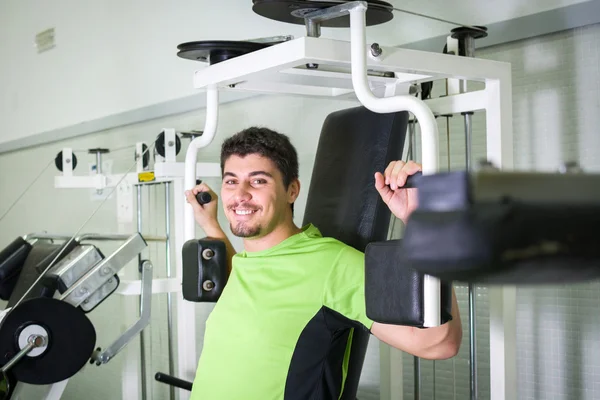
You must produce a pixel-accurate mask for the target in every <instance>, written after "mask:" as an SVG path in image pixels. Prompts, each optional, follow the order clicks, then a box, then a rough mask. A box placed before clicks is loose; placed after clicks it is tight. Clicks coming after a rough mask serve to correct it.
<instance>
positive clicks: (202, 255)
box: [181, 238, 228, 303]
mask: <svg viewBox="0 0 600 400" xmlns="http://www.w3.org/2000/svg"><path fill="white" fill-rule="evenodd" d="M182 258H183V260H182V263H183V276H182V281H181V284H182V289H181V291H182V294H183V298H184V299H185V300H187V301H192V302H196V303H200V302H216V301H217V300H218V299H219V297H220V296H221V293H222V292H223V289H225V284H226V283H227V276H228V271H227V249H226V248H225V243H223V241H221V240H211V239H208V238H204V239H199V240H188V241H187V242H185V244H184V245H183V250H182Z"/></svg>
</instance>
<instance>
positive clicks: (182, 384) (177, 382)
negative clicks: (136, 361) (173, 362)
mask: <svg viewBox="0 0 600 400" xmlns="http://www.w3.org/2000/svg"><path fill="white" fill-rule="evenodd" d="M154 379H156V380H157V381H158V382H162V383H166V384H167V385H171V386H175V387H177V388H179V389H184V390H188V391H190V392H191V391H192V382H189V381H184V380H183V379H179V378H175V377H174V376H171V375H167V374H165V373H163V372H157V373H156V375H154Z"/></svg>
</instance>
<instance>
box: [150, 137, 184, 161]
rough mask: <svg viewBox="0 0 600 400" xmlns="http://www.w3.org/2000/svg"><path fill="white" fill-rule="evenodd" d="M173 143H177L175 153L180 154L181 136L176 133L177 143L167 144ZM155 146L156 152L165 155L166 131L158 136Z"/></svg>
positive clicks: (168, 144)
mask: <svg viewBox="0 0 600 400" xmlns="http://www.w3.org/2000/svg"><path fill="white" fill-rule="evenodd" d="M173 144H175V154H176V155H177V154H179V151H180V150H181V139H179V136H178V135H177V134H176V135H175V143H167V146H172V145H173ZM154 148H155V149H156V152H157V153H158V154H159V155H160V156H161V157H164V156H165V132H164V131H162V132H161V133H160V134H159V135H158V136H157V137H156V141H155V146H154Z"/></svg>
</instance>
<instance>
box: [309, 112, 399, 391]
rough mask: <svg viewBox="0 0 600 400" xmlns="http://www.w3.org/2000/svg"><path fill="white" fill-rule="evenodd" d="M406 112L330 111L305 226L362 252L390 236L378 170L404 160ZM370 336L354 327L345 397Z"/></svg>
mask: <svg viewBox="0 0 600 400" xmlns="http://www.w3.org/2000/svg"><path fill="white" fill-rule="evenodd" d="M407 124H408V113H407V112H398V113H390V114H377V113H374V112H372V111H369V110H367V109H366V108H364V107H355V108H351V109H347V110H341V111H337V112H334V113H332V114H330V115H329V116H328V117H327V118H326V119H325V122H324V124H323V129H322V131H321V136H320V139H319V144H318V147H317V154H316V158H315V164H314V169H313V174H312V178H311V182H310V187H309V190H308V199H307V203H306V211H305V213H304V222H303V225H305V224H307V223H312V224H314V225H315V226H316V227H317V228H319V230H320V231H321V233H322V234H323V236H327V237H333V238H335V239H338V240H340V241H342V242H344V243H346V244H348V245H349V246H352V247H354V248H356V249H358V250H360V251H363V252H364V251H365V248H366V246H367V244H368V243H369V242H374V241H383V240H386V239H387V235H388V228H389V222H390V216H391V214H390V211H389V209H388V207H387V206H386V205H385V203H384V202H383V201H382V200H381V197H380V196H379V193H378V192H377V190H376V189H375V177H374V175H375V172H377V171H379V172H383V171H384V170H385V168H386V167H387V165H388V164H389V163H390V162H391V161H393V160H400V159H402V149H403V147H404V139H405V137H406V128H407ZM368 341H369V333H368V332H367V331H365V330H355V332H354V336H353V339H352V348H351V356H350V365H349V369H348V375H347V378H346V384H345V389H344V394H343V395H342V400H354V399H355V398H356V392H357V389H358V381H359V379H360V374H361V371H362V365H363V362H364V358H365V353H366V350H367V344H368Z"/></svg>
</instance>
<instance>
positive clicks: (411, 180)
mask: <svg viewBox="0 0 600 400" xmlns="http://www.w3.org/2000/svg"><path fill="white" fill-rule="evenodd" d="M422 176H423V173H422V172H421V171H417V172H415V173H414V174H413V175H409V176H408V178H406V183H405V184H404V186H402V188H404V189H412V188H416V187H417V185H418V184H419V179H420V178H421V177H422Z"/></svg>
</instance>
